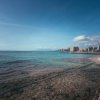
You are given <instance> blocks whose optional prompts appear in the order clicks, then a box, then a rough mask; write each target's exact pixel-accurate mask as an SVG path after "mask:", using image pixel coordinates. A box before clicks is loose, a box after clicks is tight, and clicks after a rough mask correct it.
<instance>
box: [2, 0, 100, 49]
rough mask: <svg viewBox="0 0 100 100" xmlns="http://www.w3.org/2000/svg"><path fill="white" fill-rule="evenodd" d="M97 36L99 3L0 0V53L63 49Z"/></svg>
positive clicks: (98, 0) (85, 0) (99, 0)
mask: <svg viewBox="0 0 100 100" xmlns="http://www.w3.org/2000/svg"><path fill="white" fill-rule="evenodd" d="M99 35H100V0H0V50H37V49H58V48H65V47H69V46H72V45H76V44H77V43H76V42H77V41H73V40H74V39H77V37H79V38H80V37H81V38H82V41H83V40H86V39H87V37H88V38H89V40H91V39H90V38H92V39H94V38H95V39H97V38H96V37H99ZM79 38H78V39H79ZM85 38H86V39H85ZM98 41H99V39H98ZM78 42H79V41H78ZM89 42H90V41H89Z"/></svg>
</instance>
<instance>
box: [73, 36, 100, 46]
mask: <svg viewBox="0 0 100 100" xmlns="http://www.w3.org/2000/svg"><path fill="white" fill-rule="evenodd" d="M73 41H74V42H75V43H79V44H83V45H84V46H96V45H100V36H85V35H81V36H77V37H75V38H74V39H73Z"/></svg>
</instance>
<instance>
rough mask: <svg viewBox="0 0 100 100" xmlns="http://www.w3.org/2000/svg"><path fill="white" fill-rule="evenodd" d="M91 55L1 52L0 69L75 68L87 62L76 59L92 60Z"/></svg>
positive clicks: (49, 52)
mask: <svg viewBox="0 0 100 100" xmlns="http://www.w3.org/2000/svg"><path fill="white" fill-rule="evenodd" d="M94 56H96V55H91V54H69V53H66V52H59V51H1V52H0V68H3V67H6V68H7V67H19V66H23V67H25V66H26V67H28V66H29V65H31V66H33V67H64V68H66V67H73V66H79V65H80V64H82V63H85V62H86V61H83V60H82V61H80V60H79V59H78V60H77V61H75V59H76V58H83V59H87V58H91V57H94ZM73 58H74V59H73Z"/></svg>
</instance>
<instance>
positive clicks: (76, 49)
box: [59, 46, 100, 53]
mask: <svg viewBox="0 0 100 100" xmlns="http://www.w3.org/2000/svg"><path fill="white" fill-rule="evenodd" d="M59 51H64V52H79V53H84V52H85V53H92V52H93V53H95V52H100V46H97V47H96V46H95V47H92V46H91V47H88V48H79V47H78V46H75V47H72V48H67V49H60V50H59Z"/></svg>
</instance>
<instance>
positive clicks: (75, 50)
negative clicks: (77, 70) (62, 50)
mask: <svg viewBox="0 0 100 100" xmlns="http://www.w3.org/2000/svg"><path fill="white" fill-rule="evenodd" d="M77 51H79V47H72V48H70V52H77Z"/></svg>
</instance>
